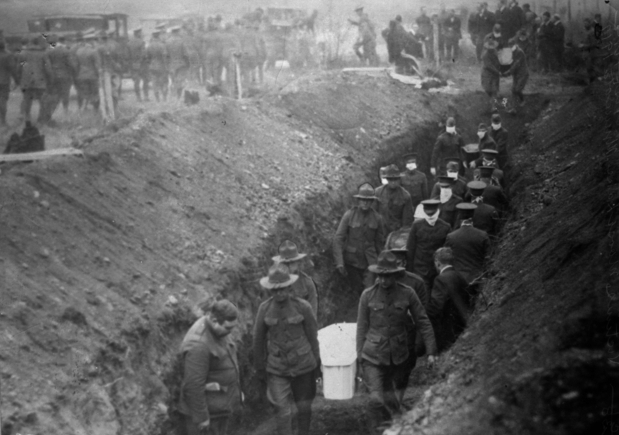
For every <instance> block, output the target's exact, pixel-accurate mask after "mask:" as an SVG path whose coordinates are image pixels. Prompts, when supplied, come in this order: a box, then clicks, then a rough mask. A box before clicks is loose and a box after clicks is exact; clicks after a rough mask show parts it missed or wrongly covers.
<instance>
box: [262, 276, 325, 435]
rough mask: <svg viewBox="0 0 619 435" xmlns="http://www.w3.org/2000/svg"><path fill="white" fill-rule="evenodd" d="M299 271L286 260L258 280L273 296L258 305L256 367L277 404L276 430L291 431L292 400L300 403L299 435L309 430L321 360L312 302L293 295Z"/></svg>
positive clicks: (286, 434) (285, 434)
mask: <svg viewBox="0 0 619 435" xmlns="http://www.w3.org/2000/svg"><path fill="white" fill-rule="evenodd" d="M298 279H299V276H298V275H293V274H289V273H288V268H287V267H286V266H284V265H282V264H278V265H276V266H273V267H272V268H271V269H270V270H269V275H268V276H266V277H264V278H262V279H261V280H260V285H261V286H262V287H264V288H265V289H267V290H269V291H270V293H271V297H270V298H269V299H267V300H266V301H264V302H263V303H262V304H260V307H259V308H258V314H257V315H256V322H255V323H254V366H255V368H256V376H257V378H258V379H259V380H260V381H262V382H264V381H266V388H267V398H268V399H269V401H270V402H271V403H272V404H273V405H274V406H275V410H276V421H277V434H278V435H292V414H293V413H292V402H293V401H294V403H295V404H296V407H297V421H298V428H299V431H298V435H308V434H309V428H310V421H311V418H312V402H313V400H314V397H315V396H316V369H317V368H318V367H319V365H320V351H319V349H318V325H317V323H316V318H315V317H314V314H313V312H312V307H311V305H310V304H309V303H308V302H307V301H305V300H303V299H299V298H297V297H294V296H292V291H293V290H292V285H293V284H294V283H295V282H296V281H297V280H298Z"/></svg>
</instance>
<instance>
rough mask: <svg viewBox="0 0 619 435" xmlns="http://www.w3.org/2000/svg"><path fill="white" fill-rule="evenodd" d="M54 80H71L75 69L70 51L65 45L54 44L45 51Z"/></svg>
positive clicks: (74, 62)
mask: <svg viewBox="0 0 619 435" xmlns="http://www.w3.org/2000/svg"><path fill="white" fill-rule="evenodd" d="M47 53H48V55H49V60H50V62H51V64H52V71H53V74H54V79H55V80H71V79H72V78H73V77H74V76H75V72H76V69H77V65H76V61H75V58H74V57H73V55H72V54H71V51H70V50H69V49H68V48H67V47H66V46H65V45H56V46H55V47H54V48H52V49H50V50H48V51H47Z"/></svg>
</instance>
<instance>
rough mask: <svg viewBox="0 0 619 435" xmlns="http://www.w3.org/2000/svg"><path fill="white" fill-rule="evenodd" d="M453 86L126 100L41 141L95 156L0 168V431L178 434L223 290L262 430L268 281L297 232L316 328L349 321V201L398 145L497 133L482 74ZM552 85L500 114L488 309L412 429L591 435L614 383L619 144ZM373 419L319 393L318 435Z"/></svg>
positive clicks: (424, 379)
mask: <svg viewBox="0 0 619 435" xmlns="http://www.w3.org/2000/svg"><path fill="white" fill-rule="evenodd" d="M450 74H451V78H452V79H453V80H454V81H455V82H456V84H457V85H458V86H459V87H460V88H462V90H463V93H462V95H457V96H453V95H442V94H431V93H428V92H426V91H419V90H414V89H411V87H409V86H406V85H403V84H400V83H398V82H395V81H393V80H391V79H389V78H388V77H386V75H382V74H381V75H377V76H371V75H370V76H366V75H358V74H349V73H340V72H314V73H311V74H307V75H304V76H301V77H298V76H292V75H285V74H284V75H278V76H272V77H271V78H270V79H269V80H270V81H269V82H268V84H267V90H266V92H261V93H259V94H257V95H256V96H254V97H252V98H249V99H245V100H241V101H234V100H230V99H226V98H221V97H216V98H202V101H201V102H200V104H199V105H197V106H192V107H187V108H184V107H178V106H177V105H175V104H172V103H169V104H167V105H156V104H155V103H151V104H150V105H149V104H145V105H142V106H139V105H137V104H136V103H135V102H134V101H133V99H132V98H133V97H132V95H131V93H130V92H126V93H125V100H124V101H122V102H121V106H120V107H121V111H122V113H123V118H122V119H120V120H118V121H116V122H114V123H112V124H109V125H107V126H101V125H99V124H98V123H97V122H96V120H94V118H93V120H92V121H91V122H90V123H88V122H82V120H79V119H78V118H77V116H76V115H75V114H70V115H69V116H68V117H66V118H63V117H62V115H61V116H59V124H60V126H59V128H55V129H53V128H48V127H44V128H43V131H42V132H43V133H44V134H46V137H49V138H50V139H49V143H50V146H52V147H57V146H66V144H67V143H68V144H72V145H73V146H76V147H79V148H81V149H83V150H84V153H85V155H84V157H83V158H77V157H72V158H66V159H58V160H48V161H42V162H35V163H32V164H11V165H8V164H7V165H2V166H1V167H0V204H1V206H0V221H1V222H2V224H3V228H4V229H5V231H2V232H0V261H1V262H2V267H1V268H0V273H2V275H1V276H0V283H2V289H1V298H2V299H1V300H2V304H1V307H0V324H1V325H2V326H1V329H2V333H0V375H1V377H0V382H1V397H0V400H1V403H0V409H1V410H2V414H1V415H2V421H3V428H2V434H3V435H6V434H16V433H22V434H32V435H38V434H46V435H54V434H59V435H60V434H62V435H73V434H76V435H77V434H96V435H107V434H110V435H112V434H114V435H116V434H144V435H147V434H148V435H152V434H154V433H161V434H162V435H163V434H166V433H170V432H169V431H170V427H169V424H168V423H167V422H166V419H167V417H166V415H167V405H168V404H169V402H168V401H169V388H170V382H171V380H172V379H173V373H170V369H171V367H172V362H173V358H174V353H175V351H176V349H177V347H178V344H179V340H180V339H181V338H182V336H183V334H184V332H185V330H186V328H187V327H188V326H189V325H190V324H191V322H192V321H193V320H194V319H195V316H196V314H197V310H196V308H195V304H196V302H198V301H200V300H202V299H203V298H205V297H208V296H214V295H218V294H219V295H223V296H224V297H228V298H230V299H232V300H234V301H235V302H237V303H238V305H239V306H240V308H241V310H242V314H241V322H240V323H241V326H240V328H239V330H238V331H237V332H236V334H237V338H238V339H239V340H240V341H241V343H242V345H241V349H242V352H241V355H240V360H241V364H242V367H243V373H242V376H243V383H244V390H245V392H246V395H247V397H248V406H247V408H246V411H245V414H244V415H242V416H240V418H239V419H238V422H240V424H242V428H235V431H236V433H239V434H240V433H255V434H260V433H272V432H269V431H272V427H273V426H272V424H273V421H272V418H271V417H270V416H271V414H269V412H270V411H269V410H268V409H267V408H266V407H265V406H264V404H261V403H259V402H258V401H257V400H256V399H257V396H256V391H255V386H254V385H253V382H252V375H253V372H252V369H251V365H250V361H251V357H252V355H251V349H250V347H249V343H251V336H250V331H251V326H252V323H253V316H254V313H255V310H256V308H257V306H258V304H259V303H260V301H261V299H262V298H263V297H264V296H265V295H264V294H263V293H262V291H261V290H260V288H259V286H258V285H257V280H258V279H259V278H260V277H261V276H263V275H264V274H265V273H266V270H267V268H268V266H269V264H270V257H271V256H273V255H275V252H276V249H277V246H278V245H279V243H280V242H281V241H282V240H284V239H286V238H292V239H294V240H295V241H297V243H298V244H299V246H300V249H301V250H302V251H303V252H308V253H309V254H310V255H309V261H308V262H307V264H306V268H307V270H308V271H310V272H313V273H314V276H315V278H316V281H317V282H318V286H319V299H320V302H319V323H320V324H321V325H322V326H326V325H328V324H330V323H332V322H334V321H352V320H354V318H355V313H356V296H354V295H351V294H349V293H348V292H347V291H346V287H345V285H344V283H343V282H342V281H341V279H340V278H339V276H337V274H336V273H335V272H334V269H333V263H332V253H331V247H330V244H331V238H332V236H333V234H334V231H335V229H336V227H337V224H338V222H339V219H340V217H341V215H342V214H343V212H344V211H345V210H346V208H347V207H348V206H350V205H351V204H352V198H351V195H352V193H354V191H355V190H356V188H357V186H358V185H359V184H361V183H362V182H364V181H366V180H367V181H370V182H372V183H373V184H375V185H376V184H377V182H378V178H377V171H378V168H379V167H380V166H382V165H384V164H386V163H393V162H396V163H397V162H398V161H399V160H398V159H399V158H400V157H401V155H402V154H404V153H405V152H410V151H417V152H419V153H420V154H421V156H422V158H421V169H422V170H423V171H425V172H429V171H428V169H429V168H428V167H429V158H430V153H431V147H432V145H433V141H434V139H435V137H436V135H437V134H438V133H439V132H440V131H441V130H442V125H441V124H440V123H441V122H442V121H444V119H445V118H446V117H447V116H448V115H453V116H455V117H456V119H457V124H458V126H459V129H460V130H461V131H462V133H463V134H464V136H465V141H466V142H467V143H470V142H474V141H475V139H476V135H475V132H476V126H477V124H478V123H479V122H488V121H489V113H487V101H486V98H485V96H484V95H483V94H481V93H480V92H476V89H477V76H476V75H475V74H476V72H475V68H472V67H470V68H469V67H462V68H460V69H454V70H453V71H451V73H450ZM549 81H550V82H554V83H560V81H558V80H555V79H548V78H542V77H533V79H532V83H531V86H530V91H529V92H530V94H529V95H528V105H527V107H526V109H525V110H524V111H523V112H522V113H520V114H519V115H518V116H513V117H509V116H506V117H505V121H504V124H505V125H506V127H507V128H508V129H509V130H510V132H512V135H511V139H510V140H511V144H510V146H511V150H512V153H513V155H514V169H513V172H512V174H513V175H512V176H513V177H514V180H513V183H512V185H511V186H512V187H511V191H510V193H511V196H512V198H513V204H514V211H513V212H512V215H511V216H510V217H509V220H508V221H507V222H506V225H505V232H504V235H503V237H502V240H501V243H500V246H499V247H498V248H497V255H496V257H495V259H494V261H493V262H492V264H491V266H490V267H489V277H490V278H489V280H488V283H487V285H486V287H485V288H484V295H485V302H487V304H488V305H487V306H486V305H485V303H484V304H482V303H479V304H478V309H477V311H476V313H475V316H474V318H473V323H472V325H471V326H470V327H469V329H468V330H467V332H466V333H465V335H464V336H463V337H462V339H461V340H460V341H459V342H458V343H457V344H456V345H455V346H454V348H452V350H450V351H448V352H447V353H445V354H444V355H442V356H441V357H440V363H439V366H438V368H437V369H435V370H428V369H425V368H422V366H423V364H424V361H419V363H418V365H419V367H420V368H419V369H416V370H415V372H414V373H413V377H412V378H411V388H410V391H409V392H408V393H407V396H406V397H407V403H408V404H409V406H410V407H412V408H413V410H412V411H411V412H410V413H409V414H408V415H406V416H405V418H404V419H403V420H402V422H400V423H398V424H400V426H401V427H404V428H405V429H404V430H403V431H402V433H428V434H429V433H437V434H438V433H459V434H462V433H485V434H487V433H557V434H559V433H561V434H562V433H585V432H583V430H584V429H583V428H586V427H589V426H588V425H589V423H590V424H592V425H598V426H592V427H599V424H600V422H601V421H602V420H601V419H602V414H601V413H602V411H603V410H604V409H605V408H607V407H608V406H610V405H611V402H609V401H605V400H606V396H603V395H600V396H599V397H595V398H594V399H592V398H591V397H590V395H591V394H593V392H595V391H598V392H599V391H602V388H604V387H603V386H608V385H612V382H613V381H616V379H617V378H616V376H617V374H616V372H613V371H612V370H609V369H608V363H607V361H606V360H605V359H604V354H603V347H604V345H605V343H606V342H607V337H606V336H604V334H603V333H602V334H598V333H594V331H597V328H598V327H604V326H605V322H606V320H607V318H608V319H611V318H612V319H614V317H608V316H606V307H607V306H610V304H607V303H608V302H609V301H612V300H614V299H612V297H611V296H609V295H612V294H613V293H612V292H610V290H609V292H610V293H608V294H607V293H605V292H604V287H603V285H604V283H608V284H609V286H610V287H608V288H609V289H612V288H613V287H612V284H613V282H612V281H611V280H610V279H611V270H612V268H611V266H612V265H613V264H614V261H616V257H615V256H614V255H616V254H615V253H614V250H613V245H612V243H611V240H615V239H616V233H615V232H614V231H615V228H614V225H615V220H614V214H613V213H614V211H613V210H614V205H613V204H614V202H613V201H615V200H616V196H613V195H616V193H617V191H616V186H617V184H616V183H617V178H616V165H615V163H613V162H614V160H613V159H614V157H615V155H614V154H612V153H614V152H615V151H614V150H611V149H610V148H611V147H610V142H609V141H608V140H607V139H606V136H605V135H607V134H615V133H616V132H615V130H614V128H615V127H614V124H609V120H608V119H607V117H604V116H601V115H602V114H604V113H607V112H605V109H604V106H603V104H605V102H604V99H603V98H601V97H599V96H598V97H597V99H596V97H595V93H593V94H591V95H589V94H582V90H581V89H578V88H571V87H567V86H566V87H562V86H560V85H559V84H555V85H554V86H553V87H550V86H549ZM125 88H126V89H128V86H127V87H125ZM601 95H604V94H603V93H602V94H601ZM570 99H571V100H570ZM14 100H16V99H14ZM12 104H15V103H12ZM12 110H13V111H12V112H11V115H10V117H9V119H10V122H12V125H11V128H12V129H14V128H15V127H16V123H17V121H16V120H15V118H14V117H13V116H14V115H15V113H16V112H15V110H16V109H15V107H13V108H12ZM540 115H541V116H540ZM10 132H11V129H8V130H7V131H5V132H2V133H3V134H4V135H5V137H6V135H8V134H9V133H10ZM605 152H608V153H610V154H609V155H608V156H607V155H606V154H604V153H605ZM579 156H580V157H579ZM572 161H576V163H574V164H572V163H571V162H572ZM605 162H610V163H605ZM568 166H569V167H568ZM564 168H567V169H565V170H563V169H564ZM560 171H561V172H560ZM601 173H602V174H607V175H604V176H603V177H602V176H601V175H599V174H601ZM544 180H549V181H547V182H545V181H544ZM613 238H615V239H613ZM599 252H602V255H599ZM523 254H524V255H523ZM613 259H615V260H613ZM596 295H597V296H596ZM523 296H524V297H523ZM609 298H610V299H609ZM605 304H607V305H605ZM525 313H526V314H528V315H525ZM611 314H613V315H614V314H615V312H614V311H613V312H611ZM609 316H610V314H609ZM583 328H584V331H585V332H582V331H583ZM587 331H588V332H587ZM585 380H587V382H584V381H585ZM577 386H579V387H577ZM598 405H599V406H600V408H599V409H598V408H596V406H598ZM584 406H587V407H588V408H587V409H591V412H590V414H592V416H591V417H589V414H587V416H586V418H585V417H583V416H582V415H581V413H580V410H581V409H582V407H584ZM576 410H578V411H579V412H576ZM362 414H363V398H362V397H357V398H356V399H355V400H353V401H344V402H333V401H326V400H324V399H322V398H318V399H317V401H316V403H315V411H314V416H315V417H314V422H313V428H312V433H313V434H319V433H320V434H325V433H329V434H336V435H345V434H353V433H362V431H363V421H362V419H361V418H360V416H362ZM564 421H566V422H568V423H569V424H564V423H563V422H564ZM581 429H582V430H581ZM252 430H253V431H252ZM579 430H580V432H579Z"/></svg>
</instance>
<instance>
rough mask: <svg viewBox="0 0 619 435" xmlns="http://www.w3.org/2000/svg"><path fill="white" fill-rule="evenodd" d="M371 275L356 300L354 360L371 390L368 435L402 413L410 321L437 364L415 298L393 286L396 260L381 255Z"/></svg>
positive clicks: (411, 356) (411, 360)
mask: <svg viewBox="0 0 619 435" xmlns="http://www.w3.org/2000/svg"><path fill="white" fill-rule="evenodd" d="M370 271H371V272H372V273H374V274H376V275H378V279H377V282H376V284H374V285H373V286H372V287H370V288H368V289H366V290H365V291H364V292H363V294H362V295H361V299H360V300H359V311H358V314H357V360H358V362H359V364H360V366H361V368H362V373H363V381H364V383H365V385H367V387H368V389H369V391H370V401H369V403H368V413H367V415H368V423H369V424H368V426H369V430H370V431H371V433H382V430H380V429H379V425H380V424H381V423H382V422H383V421H385V420H386V419H389V418H392V417H393V416H394V415H398V414H400V413H401V412H402V398H403V396H404V392H405V391H406V387H407V386H408V379H409V377H410V373H411V371H412V370H413V368H414V367H415V364H416V362H417V357H416V355H415V353H414V352H413V351H412V349H413V346H412V345H411V343H409V340H410V337H414V334H411V331H410V330H409V328H410V325H411V322H410V316H412V318H413V321H414V325H415V327H417V328H418V329H420V330H421V335H422V337H423V340H424V343H425V346H426V349H427V353H428V355H429V356H428V366H430V367H432V366H433V365H434V362H435V355H436V341H435V338H434V332H433V331H432V326H431V324H430V321H429V319H428V317H427V315H426V312H425V309H424V308H423V305H422V304H421V302H420V301H419V298H418V297H417V294H415V291H414V290H413V289H412V288H410V287H407V286H405V285H403V284H402V283H399V282H398V281H397V276H398V275H400V274H402V273H403V272H404V268H403V267H399V266H398V265H397V260H396V257H395V255H394V254H393V253H391V252H389V251H384V252H381V254H380V256H379V257H378V262H377V264H376V265H372V266H370ZM377 429H378V430H379V431H378V432H376V431H377Z"/></svg>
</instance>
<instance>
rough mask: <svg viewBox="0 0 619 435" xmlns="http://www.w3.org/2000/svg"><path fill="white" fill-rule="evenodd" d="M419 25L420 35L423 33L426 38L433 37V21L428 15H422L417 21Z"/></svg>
mask: <svg viewBox="0 0 619 435" xmlns="http://www.w3.org/2000/svg"><path fill="white" fill-rule="evenodd" d="M415 22H416V23H417V25H418V26H419V33H421V34H422V35H423V36H425V37H426V38H431V37H432V21H431V20H430V17H429V16H427V15H420V16H418V17H417V19H416V20H415Z"/></svg>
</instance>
